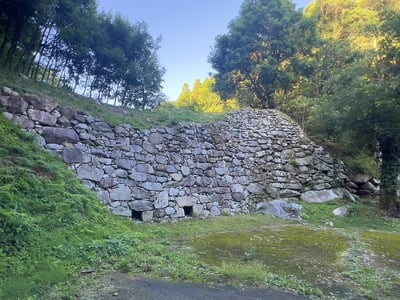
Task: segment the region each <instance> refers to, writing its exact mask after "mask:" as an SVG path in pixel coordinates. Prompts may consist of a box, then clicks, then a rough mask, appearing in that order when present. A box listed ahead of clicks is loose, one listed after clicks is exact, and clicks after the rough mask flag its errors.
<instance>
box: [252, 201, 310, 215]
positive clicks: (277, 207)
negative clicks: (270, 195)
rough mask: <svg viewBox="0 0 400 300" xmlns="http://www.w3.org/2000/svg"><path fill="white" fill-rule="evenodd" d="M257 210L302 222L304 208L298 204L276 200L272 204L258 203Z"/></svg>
mask: <svg viewBox="0 0 400 300" xmlns="http://www.w3.org/2000/svg"><path fill="white" fill-rule="evenodd" d="M256 210H258V211H262V212H263V213H265V214H267V215H271V216H274V217H278V218H282V219H295V220H301V214H302V213H303V206H301V205H300V204H297V203H290V202H288V201H287V200H285V199H276V200H273V201H270V202H263V203H258V204H257V207H256Z"/></svg>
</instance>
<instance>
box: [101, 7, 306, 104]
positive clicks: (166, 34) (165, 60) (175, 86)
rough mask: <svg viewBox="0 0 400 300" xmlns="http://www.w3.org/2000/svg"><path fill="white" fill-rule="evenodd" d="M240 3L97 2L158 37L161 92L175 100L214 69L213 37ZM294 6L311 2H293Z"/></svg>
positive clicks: (237, 8) (105, 10) (237, 10)
mask: <svg viewBox="0 0 400 300" xmlns="http://www.w3.org/2000/svg"><path fill="white" fill-rule="evenodd" d="M242 2H243V0H202V1H193V0H98V4H99V10H100V11H104V12H111V13H120V14H121V15H122V16H124V17H126V18H127V19H128V20H129V21H130V22H131V23H136V22H141V21H144V22H145V23H147V25H148V26H149V32H150V33H151V35H152V36H153V37H154V38H157V37H159V36H161V38H162V40H161V44H160V45H161V48H160V49H159V50H158V52H157V53H158V56H159V60H160V64H161V65H162V66H163V67H164V68H166V73H165V75H164V84H163V86H164V89H163V91H164V93H165V94H166V96H167V98H168V99H169V100H171V101H174V100H176V99H177V97H178V96H179V94H180V92H181V91H182V87H183V84H184V83H189V85H190V86H191V87H192V86H193V83H194V81H195V80H196V79H200V80H204V79H205V78H207V77H208V74H209V73H210V72H213V69H212V68H211V66H210V65H209V64H208V62H207V58H208V56H209V54H210V52H211V48H212V47H213V46H214V41H215V38H216V37H217V36H218V35H219V34H224V33H226V32H227V26H228V24H229V22H230V21H231V20H233V19H234V18H235V17H237V16H238V14H239V9H240V5H241V3H242ZM293 2H295V3H296V4H297V7H304V6H307V5H308V3H310V2H311V0H294V1H293Z"/></svg>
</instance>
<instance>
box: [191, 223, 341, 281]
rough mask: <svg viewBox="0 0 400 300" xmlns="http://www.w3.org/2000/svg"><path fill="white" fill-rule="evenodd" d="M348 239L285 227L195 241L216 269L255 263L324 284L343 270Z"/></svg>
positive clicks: (214, 235)
mask: <svg viewBox="0 0 400 300" xmlns="http://www.w3.org/2000/svg"><path fill="white" fill-rule="evenodd" d="M348 245H349V241H348V238H347V237H346V236H345V235H343V234H342V233H340V232H338V231H334V230H329V229H317V228H312V227H309V226H305V225H285V226H275V227H269V228H263V229H261V230H260V229H255V230H251V231H240V232H220V233H212V234H208V235H205V236H201V237H198V238H196V239H195V241H194V247H195V249H196V252H197V253H198V255H199V257H200V259H204V260H205V261H206V262H207V263H209V264H213V265H220V266H222V265H224V264H232V263H238V264H249V263H250V264H251V263H255V264H258V265H260V266H262V268H264V269H265V270H266V271H267V272H270V273H274V274H279V275H281V276H292V277H293V276H294V277H295V278H296V279H298V280H301V281H305V282H315V283H316V286H317V287H318V282H319V283H322V282H324V281H325V279H326V278H327V277H328V276H330V275H331V274H332V273H337V272H338V270H340V268H341V267H340V265H339V263H338V260H339V258H340V256H341V254H342V253H343V251H345V250H346V249H347V248H348Z"/></svg>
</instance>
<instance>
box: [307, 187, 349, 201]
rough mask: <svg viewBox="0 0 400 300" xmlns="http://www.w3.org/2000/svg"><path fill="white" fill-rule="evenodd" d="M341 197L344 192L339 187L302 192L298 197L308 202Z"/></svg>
mask: <svg viewBox="0 0 400 300" xmlns="http://www.w3.org/2000/svg"><path fill="white" fill-rule="evenodd" d="M343 197H344V194H343V191H342V190H341V189H329V190H321V191H308V192H305V193H302V194H301V196H300V199H301V200H303V201H305V202H310V203H322V202H327V201H332V200H336V199H343Z"/></svg>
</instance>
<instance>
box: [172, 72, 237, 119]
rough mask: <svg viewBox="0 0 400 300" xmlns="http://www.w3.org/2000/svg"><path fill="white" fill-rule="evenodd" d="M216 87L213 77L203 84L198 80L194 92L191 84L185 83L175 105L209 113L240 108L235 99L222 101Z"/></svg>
mask: <svg viewBox="0 0 400 300" xmlns="http://www.w3.org/2000/svg"><path fill="white" fill-rule="evenodd" d="M214 85H215V78H213V77H211V78H207V79H205V80H204V81H203V82H201V81H200V80H199V79H197V80H196V81H195V83H194V85H193V89H192V90H191V89H190V87H189V84H187V83H185V84H184V85H183V88H182V92H181V94H180V95H179V97H178V99H177V100H176V101H175V102H174V105H175V106H176V107H189V108H192V109H193V110H194V111H202V112H207V113H221V112H224V111H228V110H233V109H237V108H238V107H239V106H238V102H237V100H235V99H229V100H222V98H221V96H220V95H219V94H217V93H216V92H214V91H213V89H214Z"/></svg>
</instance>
